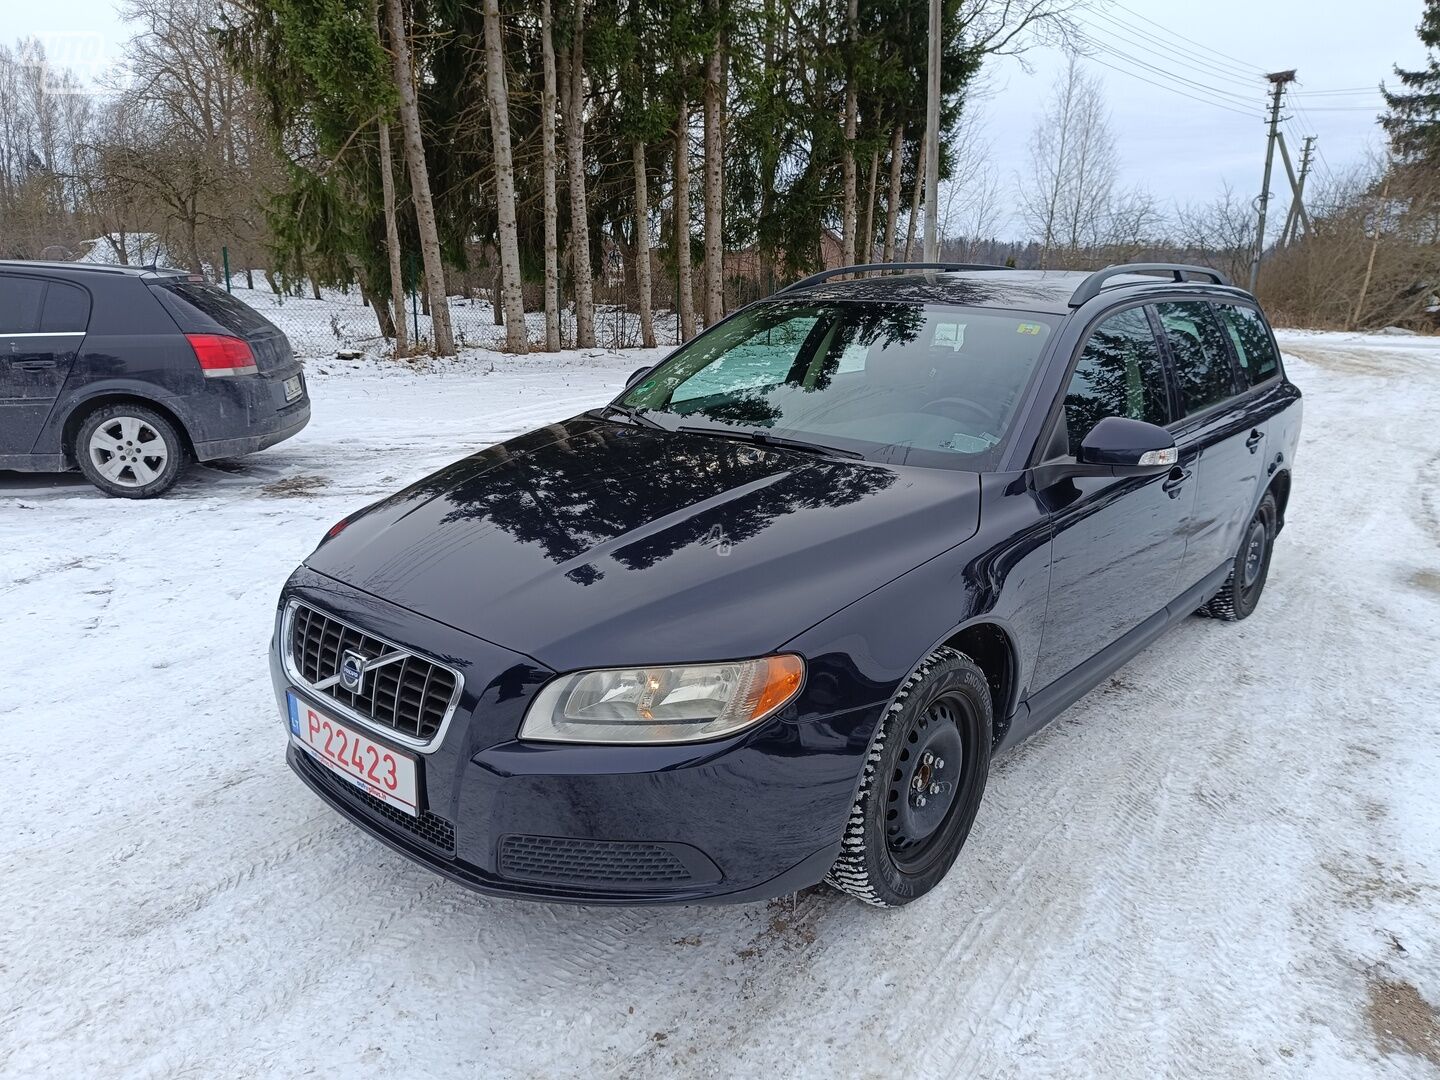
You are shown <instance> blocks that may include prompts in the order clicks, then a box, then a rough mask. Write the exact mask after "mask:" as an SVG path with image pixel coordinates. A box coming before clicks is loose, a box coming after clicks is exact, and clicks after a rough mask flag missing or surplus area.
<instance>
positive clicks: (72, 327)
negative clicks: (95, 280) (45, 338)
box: [40, 281, 90, 334]
mask: <svg viewBox="0 0 1440 1080" xmlns="http://www.w3.org/2000/svg"><path fill="white" fill-rule="evenodd" d="M89 323H90V294H89V293H88V292H86V291H85V290H84V289H82V288H80V286H78V285H71V284H69V283H67V282H64V281H52V282H50V287H49V288H48V289H47V290H46V291H45V308H44V310H43V311H42V312H41V314H40V329H41V331H42V332H43V333H47V334H74V333H83V332H84V330H85V328H86V327H87V326H88V325H89Z"/></svg>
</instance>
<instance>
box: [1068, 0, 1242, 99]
mask: <svg viewBox="0 0 1440 1080" xmlns="http://www.w3.org/2000/svg"><path fill="white" fill-rule="evenodd" d="M1089 14H1090V16H1092V17H1096V19H1103V20H1104V22H1106V23H1109V26H1094V24H1093V23H1092V29H1094V30H1100V32H1103V33H1109V35H1115V36H1116V37H1120V39H1122V40H1123V42H1125V43H1126V45H1129V46H1139V48H1142V49H1151V50H1159V52H1162V53H1166V55H1168V56H1166V59H1168V62H1175V63H1181V65H1182V66H1185V68H1189V69H1191V71H1194V72H1197V73H1200V75H1204V76H1205V78H1218V79H1223V81H1225V82H1233V84H1237V85H1241V84H1243V85H1253V84H1254V81H1256V79H1259V78H1260V76H1261V73H1260V72H1259V71H1244V69H1240V68H1236V66H1233V65H1228V63H1217V62H1214V60H1208V59H1205V58H1204V56H1197V55H1195V52H1194V49H1189V48H1185V46H1178V45H1171V43H1168V42H1164V40H1161V39H1158V37H1155V36H1153V35H1149V33H1146V32H1145V30H1142V29H1138V27H1133V26H1130V24H1128V23H1122V22H1119V20H1117V19H1113V17H1112V16H1109V14H1106V13H1104V12H1099V10H1096V12H1090V13H1089Z"/></svg>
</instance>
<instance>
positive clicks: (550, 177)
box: [540, 0, 560, 352]
mask: <svg viewBox="0 0 1440 1080" xmlns="http://www.w3.org/2000/svg"><path fill="white" fill-rule="evenodd" d="M540 50H541V52H542V53H543V54H544V68H545V73H544V85H543V86H542V87H541V91H540V141H541V145H542V147H543V150H542V156H543V157H544V170H545V349H546V351H547V352H555V351H556V350H557V349H559V348H560V239H559V235H560V232H559V220H558V219H559V210H558V209H557V199H556V196H555V38H554V34H553V32H552V29H551V18H550V0H540Z"/></svg>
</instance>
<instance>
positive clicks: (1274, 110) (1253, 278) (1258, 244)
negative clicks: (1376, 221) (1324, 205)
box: [1250, 69, 1295, 292]
mask: <svg viewBox="0 0 1440 1080" xmlns="http://www.w3.org/2000/svg"><path fill="white" fill-rule="evenodd" d="M1265 78H1267V79H1269V80H1270V85H1271V86H1272V87H1274V89H1273V90H1272V91H1271V93H1270V135H1269V138H1268V139H1267V140H1266V143H1265V181H1264V183H1263V184H1262V185H1261V188H1260V220H1259V221H1258V222H1257V223H1256V225H1255V254H1254V257H1253V258H1251V260H1250V291H1251V292H1254V291H1255V283H1256V282H1257V281H1258V280H1259V279H1260V257H1261V255H1262V254H1264V252H1265V211H1266V210H1267V209H1268V208H1269V204H1270V170H1271V169H1273V168H1274V167H1275V139H1276V136H1277V135H1278V134H1279V131H1280V102H1281V101H1282V100H1283V99H1284V97H1285V87H1286V86H1287V85H1288V84H1290V83H1292V82H1294V81H1295V72H1294V70H1293V69H1292V70H1290V71H1272V72H1271V73H1270V74H1269V75H1266V76H1265Z"/></svg>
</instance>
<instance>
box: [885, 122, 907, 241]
mask: <svg viewBox="0 0 1440 1080" xmlns="http://www.w3.org/2000/svg"><path fill="white" fill-rule="evenodd" d="M904 150H905V125H904V124H896V125H895V130H894V131H893V132H892V133H891V136H890V183H889V184H888V185H887V186H886V188H885V261H886V262H887V263H888V262H894V261H895V227H896V224H897V223H898V222H899V220H900V165H901V156H900V155H901V154H902V153H903V152H904Z"/></svg>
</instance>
